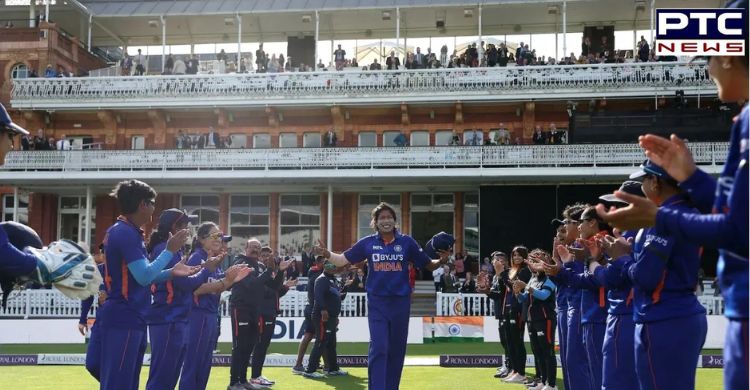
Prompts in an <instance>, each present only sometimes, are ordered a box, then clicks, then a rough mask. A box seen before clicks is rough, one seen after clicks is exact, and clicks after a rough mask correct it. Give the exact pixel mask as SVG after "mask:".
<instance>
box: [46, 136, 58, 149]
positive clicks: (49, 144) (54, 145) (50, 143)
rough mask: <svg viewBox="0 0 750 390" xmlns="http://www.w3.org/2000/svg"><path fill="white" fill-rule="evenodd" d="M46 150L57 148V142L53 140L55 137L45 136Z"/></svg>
mask: <svg viewBox="0 0 750 390" xmlns="http://www.w3.org/2000/svg"><path fill="white" fill-rule="evenodd" d="M47 150H57V142H55V137H49V138H47Z"/></svg>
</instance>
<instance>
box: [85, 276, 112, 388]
mask: <svg viewBox="0 0 750 390" xmlns="http://www.w3.org/2000/svg"><path fill="white" fill-rule="evenodd" d="M97 267H98V268H99V273H101V274H102V275H104V264H99V265H98V266H97ZM94 298H95V297H94V296H91V297H89V298H87V299H84V300H82V301H81V316H80V318H79V319H78V331H79V332H81V335H82V336H86V334H88V336H89V342H88V345H87V346H86V371H88V372H89V374H91V376H93V377H94V379H96V380H97V381H98V380H99V371H100V370H99V364H100V362H101V346H102V342H101V335H100V334H99V330H98V328H99V327H98V326H97V325H96V321H95V322H94V324H93V325H91V328H89V325H88V318H89V311H90V310H91V306H93V305H94ZM96 299H97V304H98V306H99V308H100V309H101V307H102V305H103V304H104V301H105V300H106V299H107V292H106V291H105V290H104V284H103V283H102V285H101V286H100V291H99V295H98V296H96Z"/></svg>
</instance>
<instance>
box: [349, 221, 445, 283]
mask: <svg viewBox="0 0 750 390" xmlns="http://www.w3.org/2000/svg"><path fill="white" fill-rule="evenodd" d="M344 256H345V257H346V259H347V260H348V261H349V262H350V263H353V264H354V263H359V262H361V261H363V260H367V268H368V274H367V286H366V287H367V293H368V294H372V295H379V296H408V295H409V294H410V293H411V288H410V287H409V264H408V262H411V263H412V264H414V266H415V267H416V268H422V267H424V266H425V265H427V264H428V263H429V262H430V261H431V260H432V259H430V257H429V256H427V254H426V253H424V252H423V251H422V248H421V247H420V246H419V244H417V242H416V241H414V239H413V238H411V237H409V236H407V235H404V234H401V233H399V232H398V231H395V238H394V240H393V241H392V242H388V243H386V242H385V241H383V239H382V238H381V237H380V235H379V234H377V233H376V234H373V235H370V236H367V237H363V238H362V239H361V240H359V241H357V243H356V244H354V246H353V247H351V248H350V249H348V250H347V251H346V252H344Z"/></svg>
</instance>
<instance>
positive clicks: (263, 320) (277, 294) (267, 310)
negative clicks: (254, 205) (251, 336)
mask: <svg viewBox="0 0 750 390" xmlns="http://www.w3.org/2000/svg"><path fill="white" fill-rule="evenodd" d="M260 258H261V262H260V263H259V266H260V268H261V272H264V273H265V272H270V273H271V274H272V275H274V278H273V283H272V284H270V285H268V284H267V285H266V286H265V288H264V292H263V303H261V305H260V317H259V318H258V326H259V328H260V329H259V330H258V333H259V334H260V340H259V341H258V344H256V345H255V349H253V361H252V374H251V379H250V383H251V384H253V385H260V386H272V385H273V384H274V383H275V382H274V381H272V380H269V379H268V378H266V377H263V364H264V363H265V360H266V354H267V353H268V347H269V346H270V345H271V338H272V337H273V332H274V329H275V327H276V316H278V314H279V298H281V297H283V296H284V295H285V294H286V293H287V292H288V291H289V287H287V285H286V284H284V272H277V271H276V262H275V260H274V259H273V250H272V249H271V248H270V247H267V246H264V247H263V248H261V250H260Z"/></svg>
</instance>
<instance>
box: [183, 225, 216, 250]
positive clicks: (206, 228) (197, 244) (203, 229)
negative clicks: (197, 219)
mask: <svg viewBox="0 0 750 390" xmlns="http://www.w3.org/2000/svg"><path fill="white" fill-rule="evenodd" d="M213 228H217V229H218V228H219V226H218V225H216V224H215V223H213V222H203V223H202V224H200V226H198V231H197V232H196V234H195V237H193V244H192V245H191V246H190V247H191V249H190V254H191V255H192V254H193V252H195V250H196V249H198V248H202V247H203V245H201V241H200V240H202V239H204V238H206V237H208V233H209V232H210V231H211V229H213Z"/></svg>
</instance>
